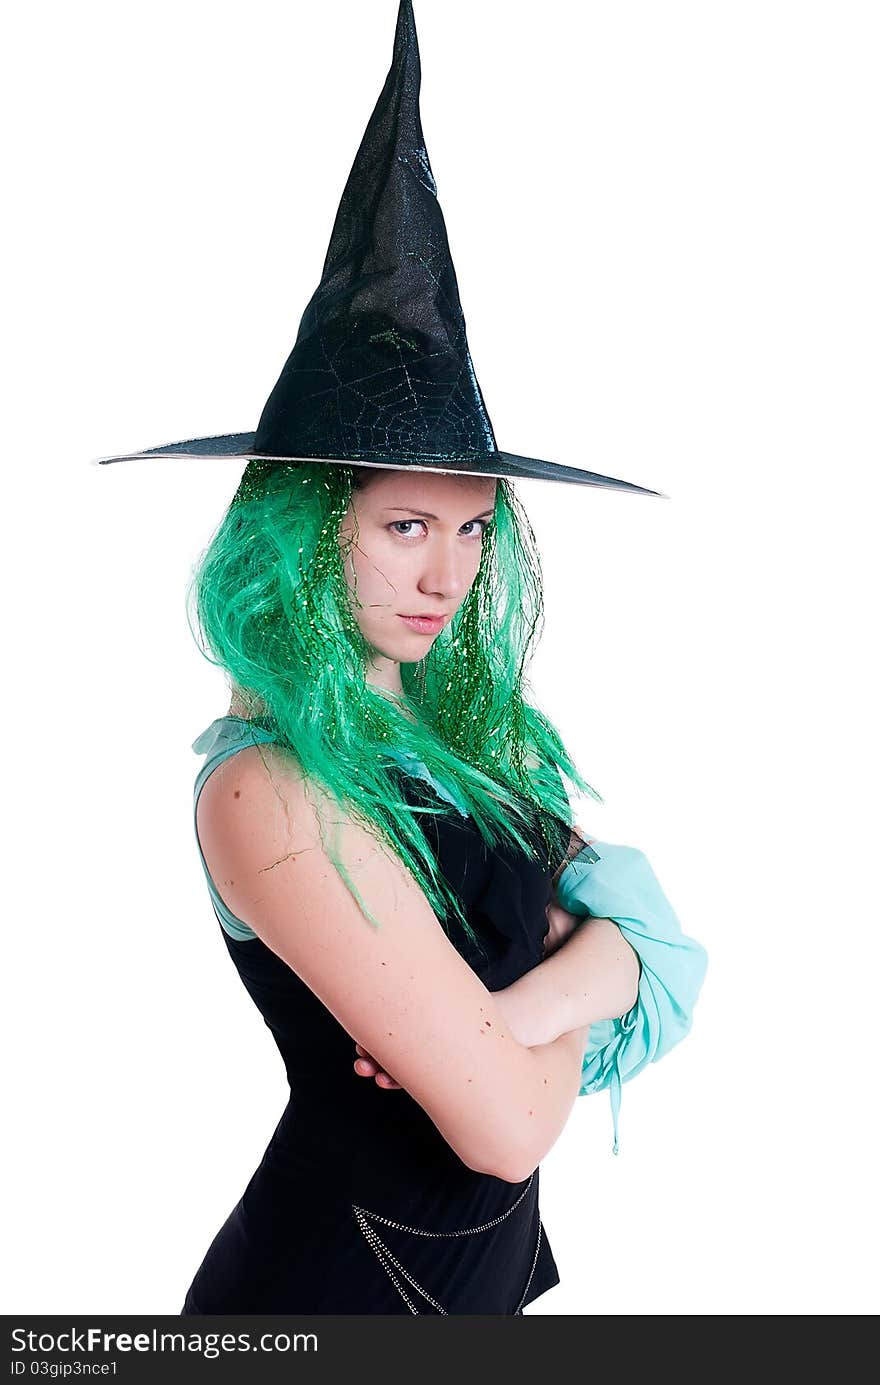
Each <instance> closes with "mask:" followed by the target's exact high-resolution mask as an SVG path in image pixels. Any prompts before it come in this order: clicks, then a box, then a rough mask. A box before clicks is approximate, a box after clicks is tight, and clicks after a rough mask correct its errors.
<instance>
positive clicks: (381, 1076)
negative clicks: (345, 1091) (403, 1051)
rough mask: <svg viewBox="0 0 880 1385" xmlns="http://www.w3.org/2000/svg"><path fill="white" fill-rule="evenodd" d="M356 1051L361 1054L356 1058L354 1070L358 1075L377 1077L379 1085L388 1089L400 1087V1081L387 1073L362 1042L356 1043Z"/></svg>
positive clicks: (392, 1089)
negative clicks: (396, 1080)
mask: <svg viewBox="0 0 880 1385" xmlns="http://www.w3.org/2000/svg"><path fill="white" fill-rule="evenodd" d="M355 1051H356V1052H357V1053H358V1054H359V1057H357V1058H355V1060H354V1070H355V1072H356V1073H357V1075H358V1077H375V1079H376V1082H377V1084H378V1086H380V1087H385V1088H386V1089H387V1090H388V1091H394V1090H399V1089H400V1083H399V1082H395V1080H394V1078H393V1077H392V1076H391V1074H390V1073H387V1072H386V1071H385V1069H384V1068H383V1067H381V1066H380V1064H379V1063H377V1062H376V1060H375V1058H374V1057H373V1056H372V1055H371V1054H369V1053H367V1051H366V1049H365V1048H363V1047H362V1045H361V1044H357V1043H356V1044H355Z"/></svg>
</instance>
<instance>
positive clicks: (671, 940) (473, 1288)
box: [100, 0, 706, 1315]
mask: <svg viewBox="0 0 880 1385" xmlns="http://www.w3.org/2000/svg"><path fill="white" fill-rule="evenodd" d="M419 88H420V63H419V52H418V44H417V39H416V31H415V22H414V18H413V12H412V4H411V3H410V0H401V4H400V7H399V13H398V18H397V28H396V34H395V41H394V54H393V59H392V63H391V68H390V70H389V73H388V76H387V79H386V81H385V85H384V87H383V89H382V93H381V95H380V97H379V100H378V102H377V103H376V106H375V109H374V111H373V114H372V116H371V118H370V121H369V123H368V125H367V129H366V132H365V134H364V136H363V139H362V141H361V145H360V148H359V149H358V153H357V156H356V158H355V161H354V164H353V167H352V169H351V172H350V174H349V177H348V181H347V183H346V186H345V190H344V192H343V194H342V199H341V202H340V205H339V209H338V212H337V215H336V220H335V224H334V226H333V232H332V236H331V239H330V245H329V248H328V251H327V256H326V260H325V263H324V268H323V272H322V275H321V281H320V283H319V285H318V288H317V289H316V290H315V293H314V294H313V296H312V298H311V300H310V302H309V303H308V305H307V307H306V309H305V312H304V313H303V315H302V320H301V322H300V326H299V331H298V334H297V338H296V343H295V345H294V347H293V350H292V351H291V353H290V356H289V358H288V360H287V362H286V363H285V365H284V368H283V370H282V372H281V374H280V376H279V378H278V380H277V382H276V384H275V386H274V388H273V390H272V392H271V394H270V395H269V397H268V399H267V401H266V404H265V407H264V408H263V411H262V415H261V417H260V420H259V422H258V424H257V427H256V430H255V431H253V432H242V433H232V434H223V435H216V436H206V437H195V438H190V439H187V440H185V441H181V442H175V443H168V444H165V445H163V446H160V447H152V448H148V449H146V450H144V451H141V452H133V453H126V454H119V455H115V456H111V457H104V458H101V459H100V464H102V465H105V464H108V463H111V462H122V461H128V460H135V459H146V458H150V457H152V458H161V457H169V458H170V457H239V458H242V459H247V460H248V461H263V462H283V463H290V462H292V461H296V460H299V459H301V460H303V461H309V462H314V461H318V462H326V463H328V464H330V465H340V464H343V465H349V466H350V465H352V464H355V465H357V466H364V467H371V466H374V467H379V468H382V469H401V470H418V471H435V472H446V473H458V474H462V475H470V476H487V477H489V476H496V477H514V478H516V477H521V478H528V479H538V480H550V481H560V482H565V483H568V484H577V485H587V486H599V487H603V488H607V489H614V490H621V491H625V492H629V493H635V494H643V495H654V496H660V495H661V494H662V493H661V492H658V491H652V490H649V489H648V488H647V487H644V486H639V485H636V484H634V483H632V482H629V481H623V480H618V479H616V478H614V477H610V476H607V475H604V474H602V473H598V472H593V471H587V470H584V469H582V468H579V467H574V466H570V465H564V464H561V463H558V462H551V461H544V460H540V459H537V458H532V457H526V456H521V455H519V454H516V453H510V452H504V451H500V450H499V449H498V447H497V444H496V441H495V434H494V431H493V428H492V424H491V422H490V420H489V415H488V412H487V409H486V405H485V401H484V399H483V395H482V392H481V390H480V386H479V384H478V382H477V377H476V373H475V370H474V366H473V362H472V360H471V355H470V351H469V348H468V342H467V336H466V331H465V321H464V316H463V313H462V308H461V303H460V300H459V294H458V284H457V280H456V275H455V270H454V268H453V264H452V260H451V256H450V252H449V245H448V241H447V237H446V228H445V224H444V219H443V215H442V212H441V210H440V205H439V202H438V200H437V191H436V186H435V182H434V178H433V175H432V172H431V166H430V163H429V160H428V154H427V150H426V148H425V143H424V139H423V135H422V128H421V119H420V114H419ZM272 739H273V736H272V732H271V730H269V729H266V728H265V727H261V726H260V725H259V724H257V723H256V722H254V721H249V720H246V719H243V718H240V717H236V716H224V717H220V718H218V719H217V720H215V721H214V722H213V723H212V724H211V725H210V726H209V727H208V729H207V730H206V731H205V732H203V733H202V735H200V736H199V737H198V738H197V739H196V741H195V742H194V744H193V749H194V750H195V751H196V752H197V753H199V754H201V755H202V756H203V757H204V760H203V763H202V766H201V768H200V770H199V772H198V775H197V778H196V782H195V790H194V796H193V812H194V816H195V810H196V808H197V805H198V800H199V794H200V792H201V790H202V788H203V786H204V784H205V782H206V780H207V779H208V777H209V776H210V775H211V774H212V773H213V771H214V770H215V769H216V768H217V767H218V766H219V765H220V764H222V763H223V762H224V761H226V760H228V759H229V758H230V757H231V756H233V755H235V754H236V753H237V752H238V751H239V750H241V749H242V748H243V747H245V746H248V745H254V744H259V743H265V742H271V740H272ZM392 759H393V760H395V761H396V765H395V766H394V767H393V768H392V770H391V771H390V772H391V773H392V774H394V775H396V777H397V782H399V791H400V793H401V795H402V796H403V797H404V798H405V799H406V801H407V802H408V803H409V804H410V805H411V806H412V808H413V810H414V811H417V810H418V808H419V806H420V805H423V804H425V803H426V802H431V801H433V802H434V803H436V802H437V800H438V799H441V800H444V801H445V802H446V803H447V804H455V803H456V798H455V788H454V785H451V784H441V783H440V782H438V781H437V780H436V779H435V778H434V777H433V776H432V775H431V774H430V772H429V771H427V770H426V768H425V766H424V765H423V764H420V763H419V762H418V761H414V760H413V758H412V756H411V755H407V753H406V752H405V751H403V750H401V751H399V752H398V753H397V754H396V755H394V754H393V755H392ZM427 821H428V826H427V827H426V829H425V830H426V833H427V835H428V837H429V841H430V845H431V848H432V851H433V853H434V857H435V859H436V862H437V866H438V870H439V872H440V874H441V875H442V876H443V877H444V878H445V879H446V880H448V881H450V882H453V883H454V887H455V889H456V891H457V893H458V896H459V898H460V899H461V902H462V906H463V908H464V910H465V913H466V916H467V918H468V921H469V923H470V924H471V926H472V928H473V929H474V931H475V933H476V934H477V936H478V937H479V939H480V941H481V943H482V947H481V948H479V949H477V948H474V947H473V946H472V943H471V941H470V940H469V939H468V937H467V936H466V935H465V933H464V932H463V931H460V933H459V935H456V934H455V932H453V933H452V934H451V941H452V942H453V943H454V945H455V946H456V948H457V949H458V950H459V952H460V953H461V955H462V956H463V957H464V958H465V960H466V961H467V962H468V963H469V965H470V966H471V967H472V968H473V970H474V971H475V972H476V974H477V975H478V976H479V977H480V979H481V980H482V982H483V983H484V985H485V986H486V988H487V989H488V990H490V991H498V990H501V989H502V988H504V987H506V986H509V985H511V984H512V983H513V982H514V981H515V980H517V979H518V978H519V977H520V976H522V975H523V974H524V973H525V972H527V971H528V970H529V969H530V968H532V967H534V966H536V965H539V964H540V962H541V961H542V960H543V954H544V940H545V937H546V935H547V932H548V928H549V925H548V919H547V915H546V906H547V905H548V903H549V902H550V901H551V899H552V894H553V892H552V887H551V878H552V876H551V873H548V871H547V868H546V865H544V866H542V865H541V864H540V863H538V862H535V861H534V860H530V859H529V858H528V857H527V856H526V855H525V854H524V853H523V851H522V850H521V849H520V848H519V847H517V846H515V845H513V844H508V845H505V844H502V845H501V846H500V847H497V846H496V847H495V848H494V849H492V850H491V851H490V850H488V849H487V847H486V844H485V842H484V840H483V837H482V835H481V834H480V832H479V831H478V830H477V828H476V825H475V824H474V822H473V821H472V819H471V818H470V817H469V816H468V814H467V811H466V810H465V809H464V808H462V807H461V806H459V808H458V813H457V814H456V813H452V814H449V813H445V814H439V815H436V816H429V818H428V820H427ZM196 842H197V845H198V831H196ZM198 849H199V856H200V858H201V862H202V866H203V869H204V873H205V877H206V882H207V886H208V890H209V893H210V897H211V901H212V905H213V909H214V912H215V914H216V917H217V920H218V923H219V925H220V928H221V933H222V938H223V941H224V943H225V946H226V947H227V949H228V951H229V954H230V957H231V959H232V961H233V963H234V965H235V967H236V969H237V970H238V973H239V975H240V977H241V979H242V982H243V983H244V986H245V987H246V989H247V991H248V992H249V994H250V996H251V997H252V999H253V1001H254V1003H255V1005H256V1006H257V1008H258V1010H259V1011H260V1013H261V1014H262V1016H263V1019H264V1020H265V1023H266V1024H267V1026H268V1027H269V1029H270V1031H271V1033H272V1036H273V1038H274V1040H275V1042H276V1044H277V1046H278V1049H279V1051H280V1053H281V1056H282V1059H283V1061H284V1065H285V1070H286V1074H287V1078H288V1081H289V1084H290V1091H291V1095H290V1100H289V1103H288V1105H287V1107H286V1109H285V1111H284V1113H283V1115H282V1117H281V1119H280V1121H279V1123H278V1126H277V1128H276V1130H275V1132H274V1134H273V1136H272V1138H271V1141H270V1143H269V1146H268V1148H267V1149H266V1151H265V1154H264V1155H263V1158H262V1160H261V1162H260V1164H259V1167H258V1168H257V1169H256V1171H255V1172H254V1174H253V1176H252V1178H251V1179H250V1181H249V1183H248V1185H247V1188H246V1189H245V1191H244V1193H243V1195H242V1197H241V1198H240V1199H239V1200H238V1202H237V1203H236V1205H235V1206H234V1207H233V1209H232V1211H231V1212H230V1213H229V1216H228V1217H227V1218H226V1220H225V1222H224V1223H223V1225H222V1226H221V1228H220V1230H219V1231H218V1232H217V1234H216V1236H215V1237H214V1240H213V1242H212V1243H211V1245H210V1247H209V1249H208V1251H207V1253H206V1255H205V1257H204V1259H203V1261H202V1263H201V1265H200V1267H199V1269H198V1271H197V1273H196V1274H195V1277H194V1278H193V1280H192V1282H191V1284H190V1287H189V1289H188V1291H187V1293H186V1296H185V1301H184V1304H183V1308H182V1312H183V1313H184V1314H187V1315H189V1314H214V1313H237V1314H238V1313H245V1314H247V1313H292V1312H293V1313H302V1314H309V1313H319V1314H374V1313H379V1314H421V1313H434V1314H441V1315H445V1314H450V1313H452V1314H463V1313H467V1314H475V1313H476V1314H486V1313H489V1314H505V1315H518V1314H522V1311H523V1308H524V1307H525V1305H526V1304H528V1303H531V1302H532V1301H533V1300H534V1299H536V1298H537V1297H538V1296H539V1295H540V1294H543V1293H544V1292H546V1290H547V1289H549V1288H551V1287H553V1286H554V1285H555V1284H558V1283H559V1273H558V1270H557V1267H556V1263H555V1261H554V1258H553V1254H552V1251H551V1248H550V1245H549V1242H548V1240H547V1236H546V1234H545V1232H544V1228H543V1224H542V1221H541V1216H540V1211H539V1205H538V1185H539V1170H538V1169H535V1170H534V1172H533V1173H532V1174H531V1175H530V1176H529V1177H528V1178H527V1179H525V1180H524V1181H523V1182H521V1183H519V1184H511V1183H510V1182H508V1181H506V1180H503V1179H500V1178H496V1177H493V1176H491V1175H486V1174H481V1173H477V1172H475V1171H474V1170H472V1169H470V1168H469V1167H467V1166H466V1165H465V1164H464V1163H463V1162H462V1160H461V1159H460V1158H459V1157H458V1155H457V1154H456V1153H455V1152H454V1151H453V1150H452V1149H451V1147H450V1146H449V1145H448V1144H447V1142H446V1141H445V1139H444V1138H443V1137H442V1136H441V1134H440V1132H439V1131H438V1129H437V1127H436V1126H435V1125H434V1124H433V1122H432V1121H431V1120H430V1119H429V1117H428V1116H427V1114H426V1113H425V1111H424V1110H423V1109H422V1107H421V1106H420V1105H419V1104H418V1103H417V1102H416V1101H415V1100H414V1099H412V1098H411V1097H410V1096H409V1094H408V1093H407V1092H406V1091H405V1090H403V1089H401V1090H399V1091H398V1092H396V1093H395V1095H394V1096H393V1098H391V1099H389V1097H388V1095H387V1093H384V1092H383V1091H382V1090H381V1089H380V1088H378V1087H377V1086H376V1084H375V1083H373V1082H370V1081H366V1080H365V1079H363V1078H360V1077H358V1076H357V1074H356V1073H355V1072H354V1071H353V1045H352V1040H351V1037H350V1035H349V1034H348V1033H347V1032H346V1031H345V1030H344V1029H343V1027H342V1026H341V1025H340V1024H339V1023H338V1022H337V1020H336V1019H335V1018H334V1016H333V1015H332V1014H331V1013H330V1011H329V1010H328V1009H327V1008H326V1007H325V1006H324V1005H323V1004H322V1003H321V1002H320V1001H319V1000H318V999H317V997H316V996H315V994H314V993H313V992H312V991H311V990H310V989H309V988H308V987H307V986H306V985H305V983H304V982H303V981H302V980H301V979H300V978H299V977H298V976H297V974H296V973H295V972H294V971H293V970H292V968H290V967H289V966H288V965H287V964H286V963H285V962H283V961H282V960H281V958H280V957H278V956H277V955H276V954H275V953H274V952H273V951H271V949H270V948H269V947H267V946H266V945H265V944H264V943H263V942H262V940H261V939H260V938H259V937H258V936H257V935H256V934H255V933H254V932H253V930H252V929H251V928H250V927H249V926H248V925H247V924H246V923H244V922H243V921H242V920H240V919H238V918H236V917H235V916H234V915H233V914H232V913H231V912H230V910H229V909H228V907H227V906H226V904H225V903H224V901H223V898H222V897H221V895H220V893H219V891H218V889H217V887H216V884H215V882H214V881H213V880H212V878H211V875H210V872H209V871H208V867H207V865H206V863H205V859H204V856H203V855H202V852H201V847H200V846H199V848H198ZM560 864H561V863H560ZM556 891H557V898H558V900H559V902H560V903H561V904H562V905H563V907H564V908H566V909H568V910H569V911H570V912H572V913H575V914H579V915H588V914H593V915H594V916H597V917H611V918H614V919H615V921H616V922H617V923H618V924H619V926H620V928H621V930H622V932H623V933H624V936H626V937H627V939H628V940H629V941H630V942H631V943H632V945H633V947H634V948H635V950H636V952H637V953H638V954H639V958H640V962H641V978H640V983H639V998H638V1001H637V1003H636V1005H635V1006H634V1007H633V1009H632V1010H631V1011H630V1013H629V1014H628V1015H626V1016H625V1017H624V1018H623V1019H622V1020H615V1021H608V1022H605V1023H603V1024H601V1025H594V1026H593V1027H592V1029H591V1032H590V1043H589V1046H588V1048H587V1051H586V1054H585V1056H584V1064H583V1080H582V1086H581V1093H582V1094H587V1093H589V1092H594V1091H598V1090H603V1089H607V1090H609V1091H610V1094H611V1101H612V1109H613V1113H614V1127H615V1146H614V1147H615V1151H616V1149H617V1141H616V1135H617V1111H618V1107H619V1103H620V1086H621V1084H622V1082H625V1081H627V1080H628V1079H629V1078H631V1077H632V1076H634V1075H635V1074H636V1073H637V1072H639V1071H641V1070H642V1068H643V1067H644V1066H645V1064H646V1063H648V1062H651V1061H655V1060H656V1059H657V1058H659V1057H661V1056H663V1054H664V1053H666V1052H668V1050H669V1048H671V1047H672V1046H673V1045H674V1044H675V1043H677V1042H678V1041H679V1040H680V1039H681V1038H682V1037H683V1036H684V1034H686V1033H687V1031H688V1029H689V1028H690V1024H691V1018H692V1012H693V1005H694V1002H695V1000H696V996H697V993H698V991H699V988H700V984H701V982H702V978H703V973H704V970H705V960H706V959H705V953H704V952H703V950H702V948H700V947H699V945H698V944H697V943H695V942H693V941H692V940H691V939H689V938H687V937H685V935H684V934H683V933H682V931H681V928H680V926H679V923H678V920H677V918H676V916H675V914H674V912H673V911H672V909H671V908H670V906H669V904H668V901H666V899H665V897H664V895H663V893H662V890H661V889H660V886H659V883H658V881H657V879H656V877H655V875H654V873H653V871H652V870H651V867H650V865H649V863H648V862H647V860H646V858H645V857H644V855H643V854H642V853H641V852H638V851H636V850H635V849H633V848H631V847H625V846H615V845H614V844H612V843H604V842H597V841H594V842H592V843H590V844H587V845H585V846H584V848H583V850H582V851H581V852H580V854H579V855H577V856H575V858H574V859H573V860H572V861H570V862H569V864H568V865H566V866H565V868H564V869H563V870H562V873H561V875H560V876H559V878H558V882H557V886H556Z"/></svg>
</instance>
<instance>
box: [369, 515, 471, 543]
mask: <svg viewBox="0 0 880 1385" xmlns="http://www.w3.org/2000/svg"><path fill="white" fill-rule="evenodd" d="M490 522H491V521H490V520H488V519H469V520H468V521H467V523H466V524H463V525H462V526H461V527H462V529H468V530H471V533H468V534H465V538H470V537H471V535H472V533H474V532H476V533H477V534H478V535H482V534H485V532H486V530H487V529H488V527H489V524H490ZM424 523H425V521H424V520H423V519H395V520H393V521H392V522H391V524H389V526H388V527H389V529H391V530H392V531H393V532H394V533H395V534H397V535H399V537H400V538H402V539H409V538H412V534H411V532H410V530H409V529H408V527H407V526H409V525H413V524H422V525H424ZM475 524H479V525H480V528H479V529H477V530H476V531H474V530H473V525H475ZM404 529H406V530H407V532H406V533H403V532H402V531H403V530H404Z"/></svg>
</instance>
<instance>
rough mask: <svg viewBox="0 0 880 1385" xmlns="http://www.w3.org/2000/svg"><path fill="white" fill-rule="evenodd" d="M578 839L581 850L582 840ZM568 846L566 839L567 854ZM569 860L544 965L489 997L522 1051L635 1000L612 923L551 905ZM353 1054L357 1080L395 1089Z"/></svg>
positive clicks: (629, 956)
mask: <svg viewBox="0 0 880 1385" xmlns="http://www.w3.org/2000/svg"><path fill="white" fill-rule="evenodd" d="M578 830H579V829H577V828H575V832H577V831H578ZM577 840H578V846H577V849H580V846H581V844H582V840H583V839H582V838H579V839H577ZM575 841H576V839H575V837H574V836H573V837H572V850H574V848H575ZM570 857H571V852H570V853H569V856H568V857H566V861H565V862H563V865H562V866H560V868H559V870H558V871H557V872H556V875H555V876H554V878H553V881H552V896H551V901H550V903H549V904H548V906H547V918H548V921H549V924H550V928H549V931H548V933H547V937H546V939H545V943H544V959H543V961H542V962H540V963H539V964H538V965H537V966H536V967H533V968H532V969H531V971H527V972H526V973H525V975H523V976H521V977H520V978H519V979H518V980H517V981H514V982H513V983H512V984H511V985H510V986H505V987H504V988H503V989H502V990H500V991H495V992H493V995H494V999H495V1001H496V1003H497V1004H498V1005H499V1006H500V1008H501V1010H502V1011H503V1013H504V1017H505V1019H506V1020H507V1023H508V1025H509V1026H510V1031H511V1033H512V1034H513V1035H514V1037H515V1038H516V1040H517V1042H518V1043H521V1044H523V1045H524V1046H525V1047H526V1048H534V1047H536V1046H537V1045H539V1044H548V1043H552V1042H553V1041H554V1040H555V1039H558V1038H559V1036H560V1035H561V1034H567V1033H570V1032H571V1031H572V1030H573V1029H579V1028H582V1027H583V1026H584V1025H590V1024H593V1023H594V1022H595V1021H596V1020H604V1019H617V1018H619V1017H620V1016H622V1015H625V1014H626V1013H627V1011H628V1010H630V1009H631V1008H632V1006H633V1005H634V1004H635V1002H636V999H637V997H638V987H639V959H638V955H637V954H636V952H635V951H634V950H633V948H632V947H631V946H630V944H629V943H628V942H627V941H626V939H625V938H624V937H623V935H622V934H621V932H620V929H619V928H618V927H617V925H616V924H615V923H614V922H613V920H611V919H605V918H592V917H588V918H579V917H577V916H576V915H574V914H569V913H568V912H567V911H566V910H565V909H563V908H562V906H561V905H560V904H559V902H558V900H557V897H556V883H557V881H558V879H559V876H560V874H561V872H562V870H563V869H564V866H565V865H566V864H567V862H568V860H569V859H570ZM355 1051H356V1054H357V1057H356V1058H355V1061H354V1068H355V1072H356V1073H357V1074H358V1075H359V1076H360V1077H374V1078H375V1080H376V1083H377V1084H378V1085H379V1086H380V1087H384V1088H387V1089H389V1090H393V1089H396V1088H399V1086H400V1084H399V1083H398V1082H395V1080H394V1078H393V1077H391V1076H390V1075H389V1074H388V1073H387V1072H385V1071H384V1070H383V1069H382V1068H381V1067H380V1066H379V1064H378V1063H376V1062H375V1060H374V1059H373V1058H372V1057H371V1055H370V1054H369V1053H367V1052H366V1051H365V1050H364V1049H363V1048H362V1047H361V1046H360V1045H359V1044H356V1045H355Z"/></svg>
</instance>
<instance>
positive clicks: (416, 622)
mask: <svg viewBox="0 0 880 1385" xmlns="http://www.w3.org/2000/svg"><path fill="white" fill-rule="evenodd" d="M400 619H401V620H402V621H404V623H405V624H406V625H408V626H409V628H410V629H411V630H418V632H419V634H421V635H436V634H437V631H438V630H442V629H443V626H444V625H445V624H446V622H447V620H448V619H449V617H448V616H401V617H400Z"/></svg>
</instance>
